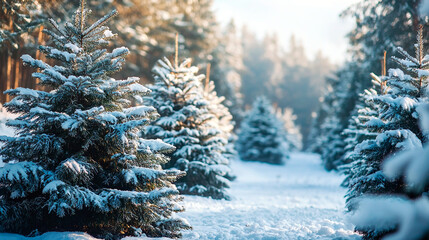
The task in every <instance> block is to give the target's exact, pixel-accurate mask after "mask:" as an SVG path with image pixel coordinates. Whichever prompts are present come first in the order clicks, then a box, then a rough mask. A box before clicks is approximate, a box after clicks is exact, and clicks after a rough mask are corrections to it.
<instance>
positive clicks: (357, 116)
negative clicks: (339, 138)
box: [339, 52, 387, 197]
mask: <svg viewBox="0 0 429 240" xmlns="http://www.w3.org/2000/svg"><path fill="white" fill-rule="evenodd" d="M370 75H371V77H372V81H371V82H372V83H373V86H372V87H371V88H368V89H365V90H364V93H362V94H361V95H360V103H358V104H357V105H356V109H355V110H354V113H353V114H352V117H351V119H350V121H349V122H350V123H349V126H348V127H347V128H346V129H345V130H344V131H343V133H342V134H343V135H344V136H346V138H345V143H346V147H345V154H344V156H343V157H342V159H341V163H340V167H339V168H340V170H341V171H342V172H343V173H344V174H345V175H346V178H345V180H344V181H343V183H342V185H343V186H347V187H351V185H353V183H351V182H349V180H351V179H354V178H355V174H359V173H360V172H361V170H360V169H361V168H362V167H363V168H366V167H367V166H366V164H367V161H359V159H360V158H362V156H363V155H362V153H361V152H360V150H361V149H360V148H358V149H356V151H355V147H356V146H357V145H358V144H360V143H362V142H363V141H365V140H374V139H375V138H376V137H377V135H378V133H379V132H378V131H377V130H378V129H377V126H378V125H377V124H375V126H373V123H372V122H371V120H372V119H377V117H378V113H379V105H378V104H376V103H375V102H374V101H373V99H374V97H377V96H378V95H380V94H381V95H383V94H385V93H386V92H387V86H386V80H387V79H386V78H387V77H386V52H384V57H383V61H382V71H381V76H377V75H375V74H374V73H371V74H370ZM376 122H377V121H375V123H376ZM347 196H348V197H350V196H349V195H347Z"/></svg>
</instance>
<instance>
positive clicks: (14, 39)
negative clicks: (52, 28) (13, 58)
mask: <svg viewBox="0 0 429 240" xmlns="http://www.w3.org/2000/svg"><path fill="white" fill-rule="evenodd" d="M0 8H1V9H0V11H1V13H2V17H1V18H0V27H1V28H0V46H2V45H3V44H5V43H6V42H7V43H9V44H10V46H11V47H12V48H13V49H17V48H19V47H20V46H19V44H18V39H19V37H20V36H21V35H22V34H24V33H29V32H31V31H32V30H33V29H34V28H37V27H38V26H39V25H40V24H42V23H43V21H44V20H45V19H44V18H45V16H44V13H43V11H42V9H41V8H42V6H41V4H40V3H39V1H35V0H18V1H17V0H1V2H0Z"/></svg>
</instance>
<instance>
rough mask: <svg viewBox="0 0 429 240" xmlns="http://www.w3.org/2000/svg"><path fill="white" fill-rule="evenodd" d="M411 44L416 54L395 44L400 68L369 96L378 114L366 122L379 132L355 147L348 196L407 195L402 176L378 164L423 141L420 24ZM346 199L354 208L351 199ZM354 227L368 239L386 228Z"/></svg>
mask: <svg viewBox="0 0 429 240" xmlns="http://www.w3.org/2000/svg"><path fill="white" fill-rule="evenodd" d="M414 46H415V50H416V51H415V52H416V54H415V57H412V56H411V55H410V54H408V53H407V52H406V51H405V50H403V49H402V48H400V47H398V49H397V50H398V52H399V53H401V55H402V56H403V58H397V57H393V60H394V61H395V62H396V63H398V64H399V65H400V66H401V69H390V70H389V76H388V77H387V78H386V81H387V82H386V85H387V87H388V89H387V92H386V94H383V95H376V96H373V97H372V101H374V103H375V104H377V105H378V116H377V117H376V118H373V119H371V120H370V121H368V122H367V124H366V125H367V126H368V128H371V130H372V131H373V132H378V135H377V137H376V138H375V139H374V140H365V141H363V142H362V143H360V144H359V145H357V146H356V148H355V151H358V152H359V153H360V154H361V157H360V158H358V159H356V160H355V161H354V162H353V164H354V165H356V166H357V167H358V168H357V171H356V172H355V173H354V176H353V178H352V179H351V183H352V184H351V185H350V190H349V192H348V195H349V196H350V198H351V199H353V198H354V197H356V196H361V195H363V194H369V193H374V194H381V193H383V194H404V195H406V190H405V189H404V184H403V181H402V179H394V180H390V179H387V178H386V177H385V175H384V174H383V172H382V169H381V166H382V164H383V162H384V160H385V159H386V157H388V156H390V155H392V154H395V153H397V152H399V151H403V150H412V149H415V148H421V146H422V144H423V143H425V142H426V138H425V136H424V134H423V133H422V131H421V130H420V128H419V125H418V119H419V113H418V111H417V109H418V107H419V106H420V105H421V104H424V103H427V102H428V100H427V97H426V94H425V91H426V90H425V89H426V88H427V86H428V82H427V78H428V76H429V71H427V69H428V66H429V57H428V56H426V57H425V56H424V49H423V28H422V27H420V28H419V31H418V37H417V43H416V44H415V45H414ZM349 202H350V203H351V205H350V207H351V209H352V210H354V209H355V206H354V204H353V201H350V200H349ZM392 229H394V227H392V228H391V229H390V230H392ZM357 230H359V231H362V232H363V233H364V234H365V238H367V239H378V238H379V237H380V236H383V235H385V234H386V231H378V230H377V229H370V228H359V226H358V227H357Z"/></svg>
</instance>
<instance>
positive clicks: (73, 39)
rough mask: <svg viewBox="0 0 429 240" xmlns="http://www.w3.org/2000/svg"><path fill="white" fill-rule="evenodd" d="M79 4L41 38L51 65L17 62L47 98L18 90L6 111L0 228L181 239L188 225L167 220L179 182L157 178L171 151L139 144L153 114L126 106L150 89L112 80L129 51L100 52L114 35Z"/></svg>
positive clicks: (169, 174)
mask: <svg viewBox="0 0 429 240" xmlns="http://www.w3.org/2000/svg"><path fill="white" fill-rule="evenodd" d="M89 13H90V11H89V10H87V9H86V8H85V1H84V0H82V1H81V5H80V7H79V8H78V10H77V11H76V13H75V15H74V17H73V22H67V23H66V24H65V27H64V28H60V27H59V26H58V24H57V23H56V22H55V21H54V20H52V19H51V20H50V22H51V24H52V26H53V28H54V29H55V31H50V30H47V31H45V33H47V34H48V35H49V36H50V37H51V39H52V42H53V44H54V45H53V46H41V47H40V50H41V51H42V52H43V53H44V54H46V57H48V58H50V59H52V60H53V61H56V62H58V64H59V65H55V66H51V65H50V64H48V63H45V62H43V61H41V60H37V59H33V58H32V57H30V56H29V55H23V56H22V60H23V62H24V64H25V65H29V66H31V67H33V68H36V69H38V71H37V72H34V73H33V77H35V78H38V79H39V80H40V83H41V84H42V85H43V86H48V87H49V88H51V89H53V90H52V91H37V90H32V89H24V88H17V89H13V90H8V91H7V93H8V94H10V95H11V96H14V97H15V98H14V99H13V100H12V101H10V102H9V103H7V104H5V106H6V108H7V109H8V110H9V111H10V112H12V113H18V114H20V116H19V117H18V118H17V119H16V120H12V121H9V122H8V125H9V126H11V127H15V128H16V129H17V134H18V135H17V136H16V137H5V136H3V137H1V138H0V140H1V141H3V142H5V145H4V147H3V148H2V149H1V151H0V154H1V156H2V157H3V160H4V161H5V162H6V163H7V164H6V165H5V166H4V167H3V168H1V169H0V193H1V195H0V201H1V203H0V206H1V207H0V229H1V230H2V231H6V232H16V233H21V234H29V233H33V234H37V233H38V232H46V231H86V232H89V233H91V234H93V235H96V236H99V237H102V238H105V239H118V238H120V237H122V236H126V235H133V236H140V235H142V234H146V235H147V236H153V237H161V236H165V237H179V236H180V232H179V230H180V229H188V228H190V226H189V225H188V224H187V223H186V221H184V220H182V219H175V218H172V217H171V216H172V214H173V213H174V212H180V211H183V208H182V207H181V206H179V205H178V204H177V201H178V200H180V196H179V195H178V191H177V189H176V188H175V186H174V185H173V184H172V181H175V180H176V179H177V178H178V177H179V176H182V175H183V174H184V173H183V172H181V171H178V170H167V171H166V170H162V168H161V166H160V165H161V164H165V163H167V162H168V158H167V157H166V156H165V155H164V153H168V152H171V151H173V150H174V147H173V146H171V145H169V144H166V143H164V142H162V141H160V140H146V139H142V138H140V137H138V133H139V132H140V131H141V129H142V128H143V127H144V126H146V125H147V124H149V122H151V121H152V120H154V119H156V117H157V113H156V110H155V109H154V108H153V107H150V106H138V107H129V105H130V99H131V98H132V97H133V96H134V95H146V94H148V93H149V90H148V89H147V88H145V87H143V86H141V85H139V84H138V81H139V79H138V78H134V77H132V78H128V79H127V80H115V79H113V78H111V77H110V75H111V74H112V73H114V72H117V71H118V70H120V69H121V66H122V65H123V64H124V62H125V60H124V58H125V56H126V55H127V54H128V53H129V50H128V49H127V48H125V47H121V48H117V49H114V50H113V51H112V52H107V50H105V49H102V48H100V47H102V46H103V45H106V44H107V43H108V40H109V39H110V38H112V37H113V36H114V35H113V34H112V33H111V32H110V31H109V29H108V27H106V26H105V24H106V23H107V22H108V21H109V20H110V19H111V18H112V17H113V16H115V15H116V14H117V12H116V10H114V11H112V12H110V13H109V14H107V15H106V16H104V17H103V18H101V19H99V20H98V21H96V22H95V23H94V24H92V25H89V26H88V25H86V20H87V17H88V14H89Z"/></svg>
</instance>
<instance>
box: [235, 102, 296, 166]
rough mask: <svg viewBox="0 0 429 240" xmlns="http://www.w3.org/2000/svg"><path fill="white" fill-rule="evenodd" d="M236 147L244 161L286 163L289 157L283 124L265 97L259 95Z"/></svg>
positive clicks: (245, 119)
mask: <svg viewBox="0 0 429 240" xmlns="http://www.w3.org/2000/svg"><path fill="white" fill-rule="evenodd" d="M236 148H237V151H238V154H239V155H240V158H241V159H242V160H243V161H260V162H267V163H272V164H284V163H285V161H286V159H287V158H288V151H289V149H288V145H287V143H286V141H285V131H284V128H283V124H282V123H281V121H280V120H279V119H278V118H277V117H276V115H275V113H274V110H273V108H272V107H271V105H270V102H269V101H268V100H267V99H266V98H265V97H258V98H257V99H256V100H255V102H254V103H253V108H252V110H251V111H250V112H249V113H248V114H247V116H246V117H245V118H244V120H243V123H242V126H241V128H240V131H239V133H238V140H237V143H236Z"/></svg>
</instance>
